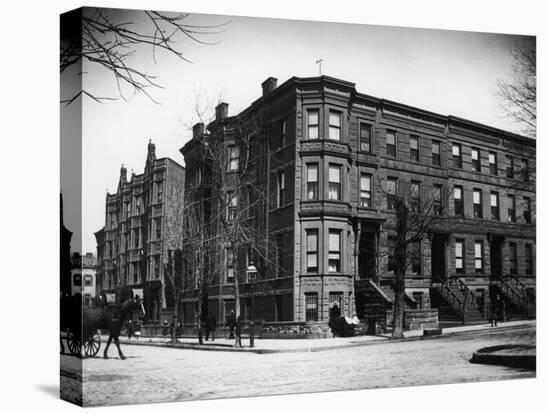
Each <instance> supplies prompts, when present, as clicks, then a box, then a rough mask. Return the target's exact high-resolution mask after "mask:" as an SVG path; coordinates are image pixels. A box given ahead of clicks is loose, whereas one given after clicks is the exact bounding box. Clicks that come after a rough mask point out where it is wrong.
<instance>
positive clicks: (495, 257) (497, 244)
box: [490, 236, 503, 279]
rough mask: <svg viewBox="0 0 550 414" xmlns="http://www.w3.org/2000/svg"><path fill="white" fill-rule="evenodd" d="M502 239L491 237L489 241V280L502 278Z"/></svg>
mask: <svg viewBox="0 0 550 414" xmlns="http://www.w3.org/2000/svg"><path fill="white" fill-rule="evenodd" d="M502 239H503V238H502V237H497V236H493V237H492V238H491V241H490V243H491V247H490V255H491V258H490V262H491V279H496V278H499V277H501V276H502V241H503V240H502Z"/></svg>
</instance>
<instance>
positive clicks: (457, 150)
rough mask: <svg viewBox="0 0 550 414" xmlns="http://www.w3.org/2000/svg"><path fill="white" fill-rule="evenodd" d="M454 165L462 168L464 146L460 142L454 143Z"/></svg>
mask: <svg viewBox="0 0 550 414" xmlns="http://www.w3.org/2000/svg"><path fill="white" fill-rule="evenodd" d="M453 166H454V167H455V168H462V146H461V145H460V144H453Z"/></svg>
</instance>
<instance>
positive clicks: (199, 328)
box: [195, 293, 203, 345]
mask: <svg viewBox="0 0 550 414" xmlns="http://www.w3.org/2000/svg"><path fill="white" fill-rule="evenodd" d="M195 315H196V323H197V334H198V336H199V345H202V344H203V342H202V293H199V297H198V299H197V311H196V312H195Z"/></svg>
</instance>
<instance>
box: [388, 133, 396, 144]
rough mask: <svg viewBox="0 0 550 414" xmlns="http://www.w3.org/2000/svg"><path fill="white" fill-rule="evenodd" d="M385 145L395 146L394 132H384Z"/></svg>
mask: <svg viewBox="0 0 550 414" xmlns="http://www.w3.org/2000/svg"><path fill="white" fill-rule="evenodd" d="M386 143H387V144H390V145H395V132H386Z"/></svg>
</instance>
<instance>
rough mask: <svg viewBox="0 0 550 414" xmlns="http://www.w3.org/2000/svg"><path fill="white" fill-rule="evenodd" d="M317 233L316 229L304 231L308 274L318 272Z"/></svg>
mask: <svg viewBox="0 0 550 414" xmlns="http://www.w3.org/2000/svg"><path fill="white" fill-rule="evenodd" d="M318 236H319V232H318V231H317V229H313V230H306V250H307V251H306V255H307V271H308V273H317V271H318V270H319V264H318V263H319V261H318V258H319V242H318V239H319V237H318Z"/></svg>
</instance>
